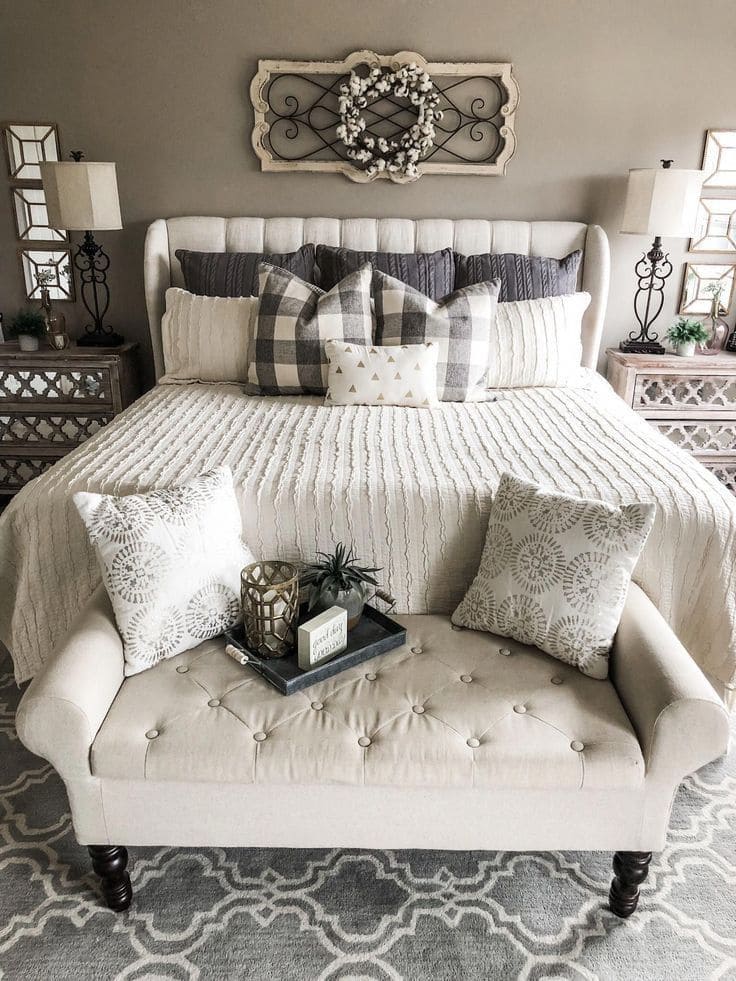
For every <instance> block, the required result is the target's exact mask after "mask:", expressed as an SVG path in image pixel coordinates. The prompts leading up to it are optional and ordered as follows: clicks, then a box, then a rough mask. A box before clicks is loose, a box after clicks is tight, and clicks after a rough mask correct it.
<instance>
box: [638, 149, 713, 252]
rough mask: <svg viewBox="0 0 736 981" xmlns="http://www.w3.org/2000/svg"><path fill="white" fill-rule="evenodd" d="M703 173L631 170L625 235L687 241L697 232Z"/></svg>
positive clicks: (668, 170)
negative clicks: (686, 239)
mask: <svg viewBox="0 0 736 981" xmlns="http://www.w3.org/2000/svg"><path fill="white" fill-rule="evenodd" d="M704 177H705V174H704V173H703V171H702V170H672V169H665V168H664V167H661V168H659V169H658V170H645V169H640V170H630V171H629V185H628V188H627V190H626V207H625V209H624V220H623V223H622V225H621V231H622V232H628V233H630V234H632V235H660V236H662V238H688V237H689V236H690V235H692V234H693V231H694V230H695V221H696V217H697V210H698V201H699V200H700V191H701V188H702V186H703V178H704Z"/></svg>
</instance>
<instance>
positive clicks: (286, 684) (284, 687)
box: [225, 604, 406, 695]
mask: <svg viewBox="0 0 736 981" xmlns="http://www.w3.org/2000/svg"><path fill="white" fill-rule="evenodd" d="M311 616H312V615H311V614H306V616H305V617H301V618H300V619H311ZM225 640H226V641H227V643H228V644H232V646H233V647H235V648H236V649H237V650H238V651H241V652H242V653H243V655H245V656H247V658H248V660H247V661H246V662H245V664H244V666H246V667H250V668H253V670H254V671H257V672H258V674H260V675H262V676H263V677H264V678H265V679H266V681H268V682H270V684H272V685H273V686H274V688H276V689H277V690H278V691H280V692H281V694H282V695H293V693H294V692H295V691H301V690H302V689H303V688H308V687H309V686H310V685H314V684H316V683H317V682H318V681H324V680H325V679H326V678H331V677H332V676H333V675H335V674H339V673H340V671H345V670H346V668H352V667H353V666H354V665H356V664H360V663H361V662H362V661H368V660H369V659H370V658H372V657H376V656H377V655H378V654H385V653H386V651H391V650H393V649H394V648H395V647H401V645H402V644H403V643H405V642H406V628H405V627H402V626H401V624H400V623H397V622H396V621H395V620H392V619H391V617H387V616H386V614H385V613H381V611H380V610H377V609H376V608H375V607H373V606H368V605H367V604H366V606H365V607H364V609H363V616H362V617H361V618H360V621H359V622H358V624H357V626H356V627H354V628H353V629H352V630H351V631H350V632H349V633H348V646H347V647H346V648H345V650H344V651H343V652H342V653H341V654H337V655H336V656H335V657H333V658H332V660H331V661H327V662H326V663H325V664H318V665H316V666H315V667H313V668H310V669H309V670H308V671H302V669H301V668H300V667H299V665H298V664H297V658H296V649H294V651H292V653H291V654H286V655H285V656H284V657H273V658H265V657H260V656H259V655H258V654H255V653H253V651H251V650H250V648H249V647H248V644H247V643H246V640H245V630H244V628H243V625H242V624H240V625H239V626H237V627H234V628H233V629H232V630H226V631H225Z"/></svg>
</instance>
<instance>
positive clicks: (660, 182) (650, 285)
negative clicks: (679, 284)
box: [620, 160, 705, 354]
mask: <svg viewBox="0 0 736 981" xmlns="http://www.w3.org/2000/svg"><path fill="white" fill-rule="evenodd" d="M704 176H705V175H704V174H703V171H702V170H675V169H673V168H672V161H671V160H663V161H662V167H661V168H660V169H658V170H657V169H650V170H647V169H638V170H630V171H629V184H628V187H627V189H626V207H625V209H624V220H623V223H622V226H621V231H622V232H624V233H626V234H629V235H653V236H654V241H653V243H652V247H651V249H650V250H649V252H647V253H646V254H645V255H643V256H642V257H641V259H639V261H638V262H637V263H636V265H635V266H634V271H635V273H636V277H637V281H638V285H637V290H636V295H635V297H634V314H635V315H636V319H637V321H638V322H639V330H638V331H637V330H632V331H631V333H630V334H629V336H628V339H627V340H624V341H621V344H620V348H621V350H622V351H627V352H630V353H631V352H635V353H640V354H664V347H663V346H662V345H661V344H660V343H659V335H658V334H657V333H655V332H654V331H653V330H652V324H653V323H654V321H655V320H656V319H657V317H658V316H659V314H660V313H661V312H662V306H663V304H664V286H665V282H666V280H667V277H668V276H669V275H670V273H671V272H672V263H671V262H670V261H669V254H668V253H667V252H665V251H664V250H663V249H662V239H663V238H689V237H690V236H691V235H692V233H693V230H694V228H695V220H696V215H697V208H698V201H699V200H700V191H701V188H702V185H703V178H704Z"/></svg>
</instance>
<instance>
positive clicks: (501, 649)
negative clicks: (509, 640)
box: [498, 647, 511, 657]
mask: <svg viewBox="0 0 736 981" xmlns="http://www.w3.org/2000/svg"><path fill="white" fill-rule="evenodd" d="M498 653H499V654H503V656H504V657H509V655H510V654H511V651H510V650H509V649H508V647H499V648H498Z"/></svg>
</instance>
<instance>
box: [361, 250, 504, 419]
mask: <svg viewBox="0 0 736 981" xmlns="http://www.w3.org/2000/svg"><path fill="white" fill-rule="evenodd" d="M498 288H499V282H498V280H494V281H493V282H490V283H476V284H475V285H474V286H468V287H467V288H466V289H462V290H456V291H455V292H454V293H450V295H449V296H446V297H445V298H444V299H443V300H442V301H441V302H440V303H435V302H434V300H431V299H430V298H429V297H427V296H424V295H423V294H422V293H419V292H418V291H417V290H415V289H412V287H411V286H407V285H406V284H405V283H402V282H401V281H400V280H398V279H393V278H392V277H391V276H387V275H386V274H385V273H382V272H379V271H378V270H376V272H374V274H373V294H374V299H375V303H376V343H377V344H379V345H392V344H393V345H401V344H426V343H428V342H431V343H432V344H436V345H437V347H438V358H437V390H438V393H439V397H440V399H441V400H442V401H443V402H478V401H485V400H486V399H487V398H489V395H488V393H487V392H486V388H487V385H486V375H487V373H488V357H489V343H490V340H489V339H490V334H491V331H492V329H493V323H494V320H495V317H496V304H497V301H498Z"/></svg>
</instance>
